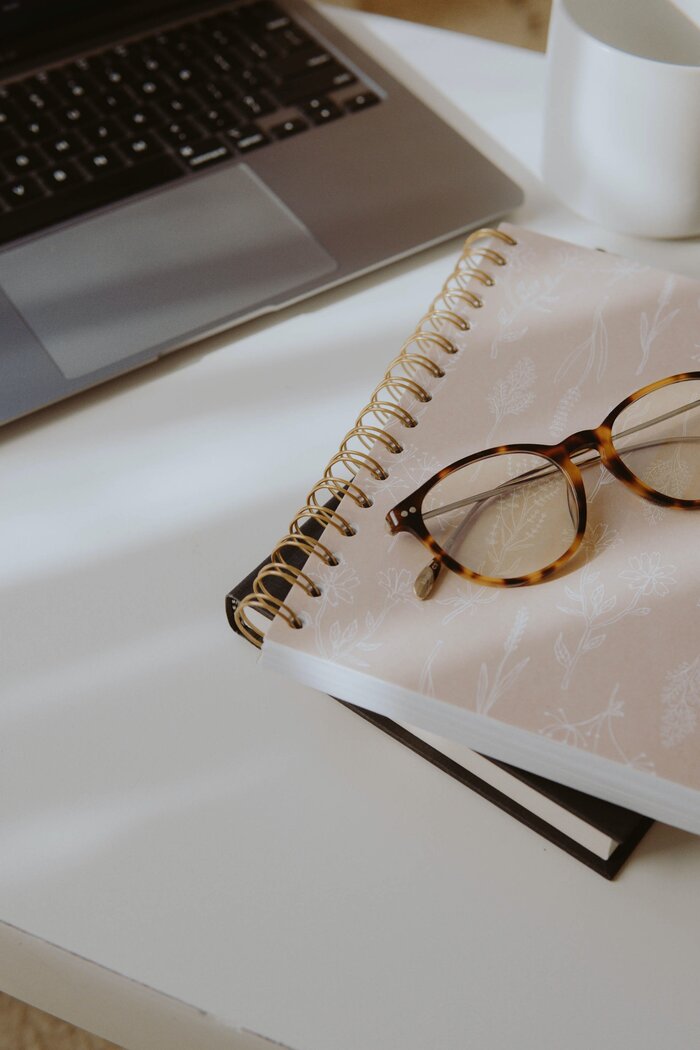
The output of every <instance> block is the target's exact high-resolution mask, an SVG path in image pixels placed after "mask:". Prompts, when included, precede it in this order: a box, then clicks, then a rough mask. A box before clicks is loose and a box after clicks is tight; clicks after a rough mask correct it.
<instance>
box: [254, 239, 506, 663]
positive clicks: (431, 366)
mask: <svg viewBox="0 0 700 1050" xmlns="http://www.w3.org/2000/svg"><path fill="white" fill-rule="evenodd" d="M486 238H493V239H496V240H498V241H501V242H502V243H504V244H506V245H509V246H512V245H515V244H517V242H516V241H515V240H514V239H513V238H512V237H510V236H509V235H508V234H507V233H504V231H503V230H497V229H490V228H484V229H480V230H476V231H475V232H474V233H472V234H470V236H469V237H467V239H466V241H465V243H464V248H463V250H462V252H461V254H460V256H459V259H458V260H457V263H456V265H455V267H454V269H453V271H452V273H451V274H450V275H449V277H448V278H447V280H446V281H445V283H444V284H443V286H442V289H441V291H440V292H439V293H438V295H437V296H436V297H435V299H433V301H432V303H431V304H430V307H429V309H428V311H427V313H426V314H425V315H424V316H423V317H422V318H421V320H420V321H419V322H418V325H417V327H416V330H415V332H414V333H413V334H412V335H411V337H410V338H409V339H407V340H406V342H405V343H404V344H403V346H402V347H401V350H400V352H399V353H398V355H397V356H396V357H395V358H394V360H393V361H392V362H391V364H390V365H389V367H388V368H387V370H386V372H385V373H384V375H383V377H382V379H381V380H380V382H379V383H378V384H377V386H376V387H375V388H374V390H373V391H372V394H371V396H370V399H369V401H368V402H367V404H366V405H365V407H364V408H363V409H362V411H361V412H360V413H359V415H358V417H357V419H356V420H355V425H354V426H353V427H352V428H351V429H350V430H349V431H348V433H347V434H346V435H345V437H344V438H343V440H342V442H341V444H340V448H339V449H338V451H337V452H336V454H335V455H334V456H333V457H332V458H331V460H330V461H329V463H328V465H327V466H326V469H325V470H324V472H323V477H322V478H320V479H319V481H317V482H316V484H315V485H314V486H313V488H312V489H311V491H310V492H309V494H308V496H307V497H306V503H305V505H304V506H303V507H302V508H301V509H300V510H299V511H297V513H296V514H295V515H294V517H293V519H292V521H291V523H290V526H289V532H288V534H287V535H286V536H285V537H284V538H283V539H281V540H280V541H279V543H278V544H277V546H276V547H275V549H274V551H273V552H272V555H271V557H270V560H269V561H268V562H267V563H266V564H265V565H264V566H263V567H262V568H261V569H260V570H259V571H258V573H257V575H256V577H255V581H254V583H253V590H252V592H251V593H250V594H248V595H246V597H245V598H243V599H242V600H241V601H240V602H239V604H238V606H237V607H236V609H235V611H234V619H235V622H236V626H237V627H238V630H239V631H240V633H241V634H242V635H243V636H244V637H245V638H247V639H248V641H249V642H252V643H253V645H255V646H256V647H257V648H258V649H260V648H262V644H263V641H264V637H265V636H264V634H263V633H262V631H261V630H260V629H259V628H258V627H257V626H256V624H255V623H254V621H253V620H252V619H251V617H250V613H251V612H253V613H258V614H262V615H263V616H264V617H266V618H268V619H274V617H275V616H281V617H282V618H283V619H284V620H286V621H287V623H288V624H289V626H290V627H293V628H295V629H299V628H301V627H302V626H303V624H302V621H301V619H300V618H299V617H298V616H297V614H296V613H295V612H294V610H293V609H292V608H291V607H290V606H289V605H288V604H287V603H286V602H285V601H283V600H282V599H281V598H279V597H277V596H275V595H274V594H273V593H272V591H271V590H270V581H271V580H280V581H282V582H283V583H284V584H287V585H288V586H289V587H292V586H298V587H301V588H302V590H304V591H305V592H306V593H307V594H308V595H310V596H311V597H318V596H319V595H320V593H321V591H320V588H319V587H318V586H317V584H315V583H314V581H313V580H312V578H311V577H310V576H309V575H308V574H307V573H306V572H305V571H304V570H303V569H301V568H300V567H299V566H296V565H293V564H291V563H290V562H289V561H288V560H287V557H285V552H288V551H294V552H299V551H301V552H302V554H305V555H307V562H305V563H304V569H306V568H307V567H308V559H310V558H312V557H316V558H319V559H320V561H322V562H323V563H324V564H325V565H329V566H334V565H337V564H338V559H337V558H336V556H335V555H334V554H333V553H332V551H331V550H329V548H328V547H326V546H325V545H324V544H323V543H321V541H320V539H316V538H315V537H313V536H310V535H308V534H307V533H305V532H303V530H302V526H303V524H304V523H308V522H311V521H315V522H317V523H318V524H319V525H321V526H322V527H323V528H324V530H325V528H326V527H333V528H334V529H336V531H337V532H339V533H340V535H342V536H353V535H354V533H355V530H354V528H353V526H352V525H351V524H350V522H349V521H348V520H347V519H346V518H345V517H344V516H343V515H342V514H339V513H338V511H337V509H333V508H331V507H329V506H327V505H326V504H324V503H323V502H320V500H319V497H320V496H321V494H325V495H326V496H327V497H329V498H330V499H337V500H338V501H339V500H340V499H342V497H343V496H347V497H348V498H349V499H350V500H352V501H353V503H354V504H355V505H356V506H358V507H360V508H362V509H366V508H368V507H371V506H372V499H371V497H369V496H368V495H367V493H366V492H365V491H364V490H363V489H362V488H361V487H360V486H359V485H358V484H357V475H358V473H359V472H360V471H361V470H364V471H367V472H368V473H369V474H370V476H372V477H373V478H375V479H376V480H378V481H383V480H385V479H386V478H388V476H389V475H388V473H387V471H386V469H385V468H384V467H383V466H382V465H381V463H379V462H378V460H376V459H375V458H374V457H373V456H371V455H369V453H368V451H367V450H369V449H372V448H374V447H376V445H377V444H379V445H382V446H383V448H385V449H386V450H387V451H388V452H389V453H390V454H392V455H399V454H400V453H401V452H403V445H402V444H401V442H400V441H399V440H398V439H397V438H396V437H395V436H394V435H393V434H391V433H389V431H388V430H385V429H384V428H385V427H386V426H387V425H389V424H391V423H396V422H398V423H400V424H401V426H403V427H405V428H410V427H415V426H417V425H418V421H417V420H416V418H415V416H413V415H412V414H411V413H410V412H409V411H408V410H407V409H406V408H404V407H403V406H402V405H400V404H397V401H398V399H399V398H401V397H403V396H404V395H405V394H409V395H411V396H412V397H414V398H415V399H416V400H417V401H418V402H421V403H426V402H428V401H430V400H431V394H430V393H429V392H428V391H427V390H426V389H425V387H424V386H423V385H422V384H421V383H419V382H418V380H417V379H416V378H415V377H416V375H420V373H421V370H422V371H423V372H425V373H427V375H428V376H430V377H432V378H434V379H441V378H442V377H443V376H444V375H445V371H444V369H442V368H441V367H440V365H439V364H438V363H437V362H436V361H434V360H433V359H432V357H429V356H428V354H429V353H430V351H433V352H435V351H439V352H440V353H445V354H455V353H457V351H458V347H456V346H455V344H454V343H453V342H452V340H451V339H449V338H448V337H447V336H446V335H445V334H444V332H442V331H440V330H439V329H438V325H440V326H447V325H451V326H452V327H454V328H455V330H456V331H458V332H466V331H468V330H469V327H470V324H469V320H468V319H467V318H465V317H463V316H462V315H461V313H459V312H458V310H459V308H460V307H461V308H462V309H464V308H465V307H466V308H468V309H472V310H478V309H480V308H481V307H482V306H483V299H482V296H481V294H479V293H477V292H475V291H474V290H473V285H474V283H476V284H478V285H480V286H481V288H491V287H492V286H493V285H494V284H495V283H496V282H495V279H494V277H493V276H492V275H491V274H490V273H489V272H488V271H486V270H484V269H483V263H485V262H488V263H491V264H492V265H494V266H505V265H506V263H507V259H506V258H505V257H504V256H503V255H502V254H501V252H499V251H496V250H495V249H494V248H492V247H485V246H478V242H479V241H482V240H484V239H486ZM475 245H477V246H476V247H475ZM470 285H472V287H470ZM387 397H391V398H394V399H395V400H391V401H390V400H387ZM377 424H380V425H377ZM353 442H355V444H353ZM357 445H359V446H360V447H359V448H358V447H357Z"/></svg>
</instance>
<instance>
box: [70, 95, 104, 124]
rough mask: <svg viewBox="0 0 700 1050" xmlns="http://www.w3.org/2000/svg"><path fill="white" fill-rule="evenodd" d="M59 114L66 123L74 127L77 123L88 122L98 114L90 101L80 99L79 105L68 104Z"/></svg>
mask: <svg viewBox="0 0 700 1050" xmlns="http://www.w3.org/2000/svg"><path fill="white" fill-rule="evenodd" d="M60 116H61V117H62V119H63V120H64V121H65V122H66V124H68V125H71V126H73V127H76V126H77V125H79V124H88V123H89V122H90V121H92V120H95V118H96V117H97V116H99V114H98V112H97V110H96V109H95V107H94V106H93V105H92V103H91V102H88V101H86V100H82V99H81V101H80V105H75V106H69V107H68V108H67V109H64V110H62V111H61V113H60Z"/></svg>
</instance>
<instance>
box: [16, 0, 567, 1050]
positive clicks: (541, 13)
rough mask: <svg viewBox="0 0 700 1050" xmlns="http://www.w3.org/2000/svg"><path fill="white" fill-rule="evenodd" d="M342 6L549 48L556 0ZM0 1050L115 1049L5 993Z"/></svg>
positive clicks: (403, 0) (375, 1)
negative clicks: (549, 22) (552, 5)
mask: <svg viewBox="0 0 700 1050" xmlns="http://www.w3.org/2000/svg"><path fill="white" fill-rule="evenodd" d="M335 2H336V3H338V5H339V6H342V7H352V8H356V9H357V10H361V11H374V12H377V13H378V14H382V15H390V16H391V17H393V18H406V19H408V20H409V21H412V22H422V23H424V24H428V25H433V26H439V27H440V28H442V29H456V30H459V31H461V32H464V33H470V34H472V36H480V37H487V38H488V39H489V40H499V41H501V42H502V43H504V44H515V45H517V46H518V47H528V48H531V49H532V50H535V51H544V49H545V44H546V39H547V24H548V21H549V9H550V4H551V0H335ZM0 1050H116V1048H114V1047H113V1044H112V1043H107V1042H105V1040H104V1039H98V1038H96V1037H95V1036H91V1035H88V1033H87V1032H83V1031H82V1030H80V1029H78V1028H74V1027H73V1025H69V1024H65V1023H64V1022H63V1021H59V1020H57V1019H56V1018H54V1017H50V1016H49V1015H48V1014H45V1013H42V1012H41V1011H40V1010H35V1009H33V1008H32V1007H29V1006H25V1004H24V1003H20V1002H18V1001H17V1000H16V999H12V998H10V996H7V995H5V994H4V993H2V992H0Z"/></svg>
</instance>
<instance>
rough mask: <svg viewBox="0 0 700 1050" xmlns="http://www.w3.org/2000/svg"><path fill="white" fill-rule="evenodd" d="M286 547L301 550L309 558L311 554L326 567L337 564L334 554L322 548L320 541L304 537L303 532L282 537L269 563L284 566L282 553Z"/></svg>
mask: <svg viewBox="0 0 700 1050" xmlns="http://www.w3.org/2000/svg"><path fill="white" fill-rule="evenodd" d="M287 547H292V548H296V549H298V550H301V551H303V552H304V554H307V555H308V556H309V557H310V556H311V555H312V554H315V555H316V557H318V558H320V559H321V561H324V562H325V563H326V565H337V564H338V559H337V558H336V556H335V554H333V553H332V552H331V551H329V550H328V547H326V546H324V544H323V543H321V541H320V540H316V539H314V537H313V536H306V535H304V533H303V532H298V533H295V534H293V533H289V534H288V535H287V536H284V537H283V538H282V539H281V540H280V541H279V543H278V544H277V546H276V547H275V549H274V550H273V552H272V554H271V555H270V561H278V562H284V564H285V565H286V564H288V563H287V561H286V559H285V557H284V551H285V550H286V548H287Z"/></svg>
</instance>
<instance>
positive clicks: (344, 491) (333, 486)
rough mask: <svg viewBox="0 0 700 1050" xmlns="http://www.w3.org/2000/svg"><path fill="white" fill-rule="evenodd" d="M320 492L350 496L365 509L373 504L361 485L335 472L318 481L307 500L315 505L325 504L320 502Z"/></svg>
mask: <svg viewBox="0 0 700 1050" xmlns="http://www.w3.org/2000/svg"><path fill="white" fill-rule="evenodd" d="M320 492H327V493H328V495H329V496H336V497H337V498H338V499H342V498H343V496H348V497H349V498H350V499H351V500H352V501H353V503H354V504H355V505H356V506H358V507H362V508H363V509H365V510H366V509H367V507H371V506H372V500H371V499H370V498H369V496H367V495H366V494H365V493H364V492H363V491H362V489H361V488H359V486H357V485H355V484H354V483H353V482H352V481H346V479H345V478H338V477H336V476H335V474H329V475H328V477H325V478H322V479H321V481H317V482H316V484H315V485H314V487H313V488H312V489H311V492H310V493H309V494H308V496H307V497H306V502H307V503H311V504H313V506H314V507H322V506H323V504H322V503H319V502H318V496H319V493H320Z"/></svg>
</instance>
